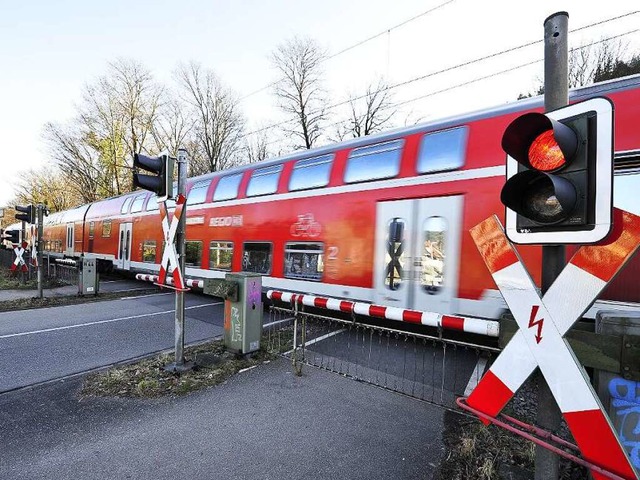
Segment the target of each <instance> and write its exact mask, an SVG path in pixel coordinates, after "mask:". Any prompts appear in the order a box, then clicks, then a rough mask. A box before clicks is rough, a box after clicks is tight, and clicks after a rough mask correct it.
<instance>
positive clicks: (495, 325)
mask: <svg viewBox="0 0 640 480" xmlns="http://www.w3.org/2000/svg"><path fill="white" fill-rule="evenodd" d="M267 298H269V299H273V300H278V301H281V302H284V303H297V304H298V305H306V306H308V307H317V308H324V309H327V310H334V311H336V312H346V313H355V314H357V315H365V316H368V317H374V318H385V319H387V320H398V321H401V322H407V323H416V324H422V325H427V326H429V327H438V328H442V329H444V330H457V331H459V332H467V333H477V334H479V335H486V336H489V337H497V336H498V335H499V333H500V323H499V322H496V321H493V320H482V319H480V318H468V317H456V316H453V315H442V314H439V313H433V312H419V311H417V310H407V309H404V308H398V307H385V306H382V305H372V304H370V303H361V302H350V301H347V300H339V299H337V298H325V297H316V296H314V295H302V294H299V293H290V292H280V291H277V290H269V291H267Z"/></svg>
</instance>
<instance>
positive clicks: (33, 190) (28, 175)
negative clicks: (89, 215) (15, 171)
mask: <svg viewBox="0 0 640 480" xmlns="http://www.w3.org/2000/svg"><path fill="white" fill-rule="evenodd" d="M15 200H16V204H20V205H24V204H37V203H44V204H46V205H47V206H48V207H49V210H50V211H51V212H59V211H61V210H66V209H68V208H72V207H75V206H76V205H78V204H80V203H82V198H80V197H79V196H78V194H77V193H74V192H73V191H70V190H69V188H68V182H67V179H66V177H65V176H64V174H62V173H61V172H60V171H59V170H57V169H56V168H54V167H45V168H41V169H38V170H36V169H32V170H29V171H27V172H25V173H24V174H23V175H21V180H20V181H19V182H18V185H17V190H16V197H15Z"/></svg>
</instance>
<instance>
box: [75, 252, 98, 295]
mask: <svg viewBox="0 0 640 480" xmlns="http://www.w3.org/2000/svg"><path fill="white" fill-rule="evenodd" d="M98 287H99V276H98V261H97V260H96V259H95V258H87V257H82V258H81V259H80V260H79V261H78V294H79V295H97V294H98Z"/></svg>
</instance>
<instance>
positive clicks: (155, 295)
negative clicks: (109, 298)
mask: <svg viewBox="0 0 640 480" xmlns="http://www.w3.org/2000/svg"><path fill="white" fill-rule="evenodd" d="M135 290H139V289H135ZM121 291H124V292H126V291H128V290H121ZM173 293H174V292H166V293H150V294H148V295H136V296H135V297H122V298H121V299H120V300H135V299H136V298H146V297H159V296H160V295H173Z"/></svg>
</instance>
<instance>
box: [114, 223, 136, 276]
mask: <svg viewBox="0 0 640 480" xmlns="http://www.w3.org/2000/svg"><path fill="white" fill-rule="evenodd" d="M132 225H133V224H132V223H121V224H120V234H119V235H118V258H117V259H116V263H117V265H116V266H117V267H118V268H121V269H123V270H129V269H130V268H131V227H132Z"/></svg>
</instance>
